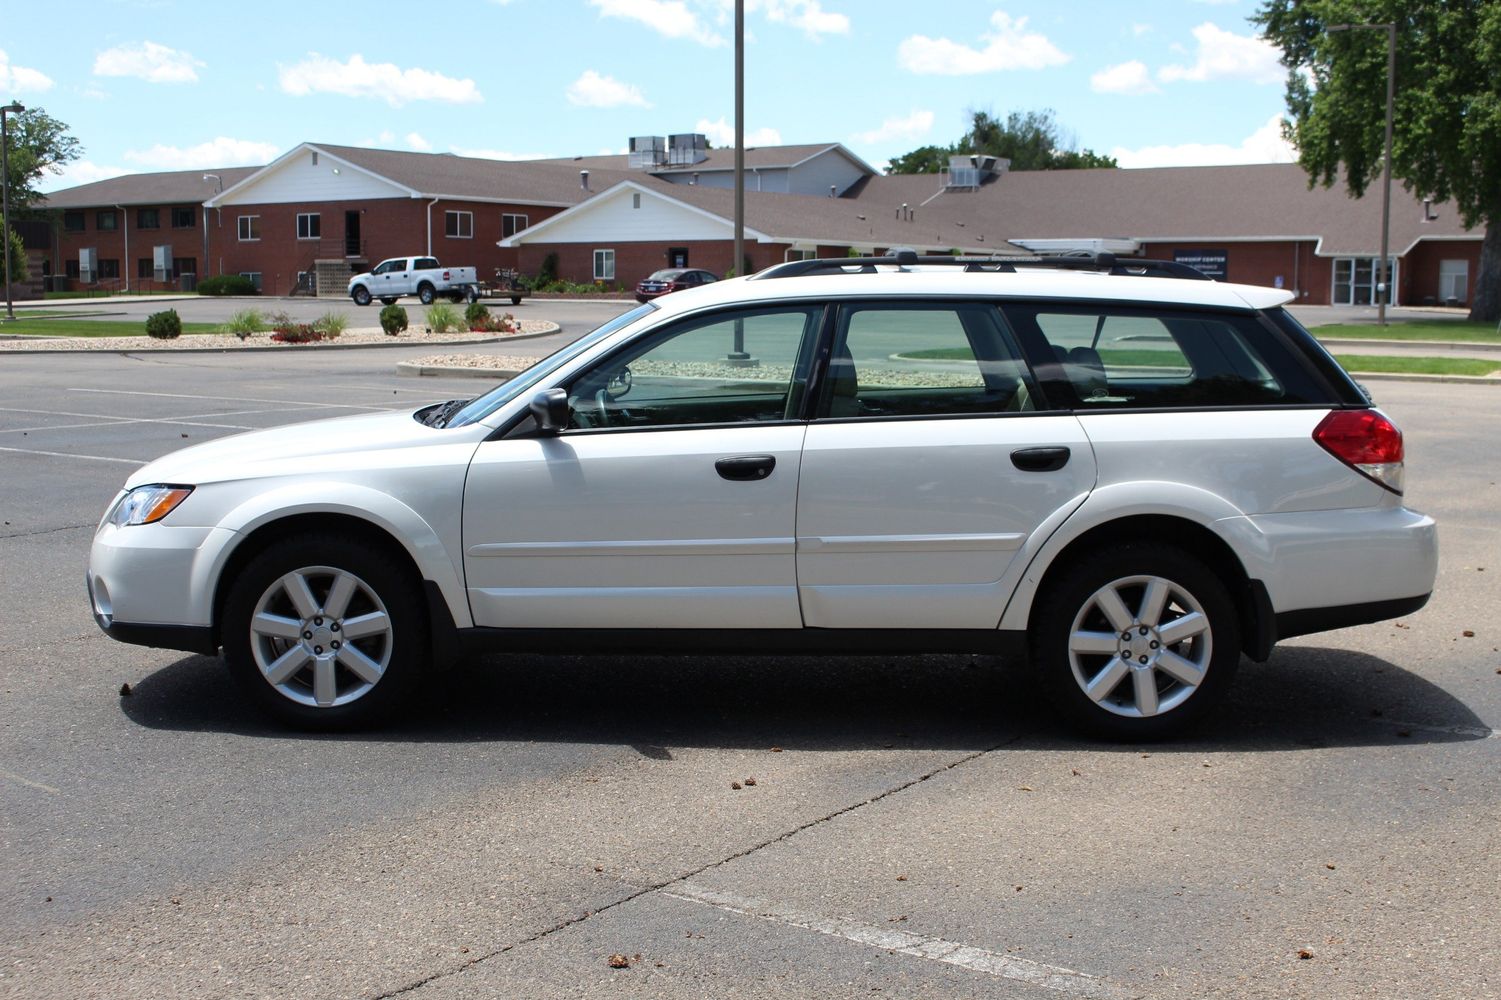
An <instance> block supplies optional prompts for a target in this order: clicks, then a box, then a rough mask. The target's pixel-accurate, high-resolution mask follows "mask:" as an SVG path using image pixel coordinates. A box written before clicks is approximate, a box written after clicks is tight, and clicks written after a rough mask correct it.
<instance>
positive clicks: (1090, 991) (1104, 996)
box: [660, 882, 1136, 1000]
mask: <svg viewBox="0 0 1501 1000" xmlns="http://www.w3.org/2000/svg"><path fill="white" fill-rule="evenodd" d="M660 892H661V893H662V895H664V896H670V897H672V898H673V899H681V900H683V901H685V902H689V903H701V904H703V905H705V906H712V907H715V908H716V909H720V910H728V911H729V912H731V913H739V914H742V915H743V916H747V917H755V918H756V919H758V920H769V921H771V922H773V923H778V924H787V925H788V926H791V927H801V928H803V929H804V930H810V931H817V932H818V933H819V934H827V935H829V936H830V937H837V938H842V939H844V940H846V941H853V942H855V943H856V944H863V945H868V946H869V947H872V948H880V949H882V950H883V951H891V952H896V953H898V954H902V955H911V956H913V957H915V958H924V959H927V960H928V961H930V962H943V963H944V964H945V965H957V966H959V967H960V968H963V969H969V970H970V971H972V972H983V973H986V974H988V975H992V976H999V977H1000V978H1002V979H1012V980H1015V981H1017V982H1021V983H1028V984H1030V985H1032V986H1041V987H1043V988H1044V989H1049V990H1057V991H1058V992H1060V993H1067V994H1068V995H1070V996H1076V997H1087V998H1091V1000H1128V998H1130V997H1134V996H1136V994H1134V993H1131V992H1129V991H1128V990H1125V989H1122V988H1121V987H1119V986H1116V985H1114V984H1113V983H1111V982H1109V981H1107V980H1104V979H1101V978H1100V977H1099V976H1092V975H1090V974H1089V973H1087V972H1076V971H1074V970H1073V969H1065V968H1063V967H1062V966H1058V965H1047V964H1045V963H1042V962H1034V961H1032V960H1031V959H1026V958H1017V957H1016V956H1015V955H1003V954H1001V953H999V952H994V951H987V950H986V949H984V948H975V947H973V946H971V945H967V944H960V943H958V942H956V941H945V940H944V939H942V938H934V937H924V936H923V935H921V934H912V933H909V932H907V931H898V930H892V929H890V928H886V927H872V926H870V925H868V924H861V923H857V922H855V921H853V920H842V919H839V918H837V917H821V916H817V915H814V914H807V913H800V912H798V911H797V910H794V909H791V908H790V907H786V906H781V905H778V904H776V903H770V902H767V901H766V900H763V899H753V898H750V897H746V896H736V895H732V894H730V893H727V892H719V891H717V890H714V889H710V888H708V887H707V886H702V885H698V884H697V883H694V882H676V883H674V884H673V885H672V886H671V887H669V888H666V889H662V890H660Z"/></svg>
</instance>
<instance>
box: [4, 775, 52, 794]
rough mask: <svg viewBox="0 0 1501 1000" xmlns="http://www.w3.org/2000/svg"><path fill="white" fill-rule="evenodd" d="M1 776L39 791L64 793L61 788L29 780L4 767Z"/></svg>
mask: <svg viewBox="0 0 1501 1000" xmlns="http://www.w3.org/2000/svg"><path fill="white" fill-rule="evenodd" d="M0 778H9V779H10V780H11V781H15V782H19V783H20V784H23V785H25V786H26V787H27V788H35V789H37V790H38V791H42V792H47V793H48V794H49V795H61V794H62V791H61V790H60V789H57V788H53V787H52V786H51V785H44V784H42V783H41V782H40V781H28V780H27V779H25V778H23V777H21V776H20V775H19V774H17V773H16V772H14V771H7V770H5V769H4V768H0Z"/></svg>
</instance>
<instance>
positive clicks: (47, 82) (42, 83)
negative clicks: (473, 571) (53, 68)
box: [0, 49, 52, 100]
mask: <svg viewBox="0 0 1501 1000" xmlns="http://www.w3.org/2000/svg"><path fill="white" fill-rule="evenodd" d="M51 89H52V77H50V76H48V75H47V74H45V73H43V72H41V71H40V70H34V69H28V68H26V67H25V66H16V65H14V64H13V63H11V61H10V56H8V55H6V54H5V50H4V49H0V92H4V94H5V96H6V97H9V96H10V95H11V94H24V93H27V92H33V93H41V92H42V91H44V90H51ZM3 99H4V98H0V100H3Z"/></svg>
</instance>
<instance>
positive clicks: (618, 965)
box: [609, 953, 631, 969]
mask: <svg viewBox="0 0 1501 1000" xmlns="http://www.w3.org/2000/svg"><path fill="white" fill-rule="evenodd" d="M609 963H610V968H612V969H629V968H630V967H631V960H630V959H628V958H626V957H625V956H624V955H621V954H618V953H617V954H614V955H611V956H610V958H609Z"/></svg>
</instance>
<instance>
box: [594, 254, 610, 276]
mask: <svg viewBox="0 0 1501 1000" xmlns="http://www.w3.org/2000/svg"><path fill="white" fill-rule="evenodd" d="M594 280H595V281H614V280H615V251H614V250H596V251H594Z"/></svg>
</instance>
